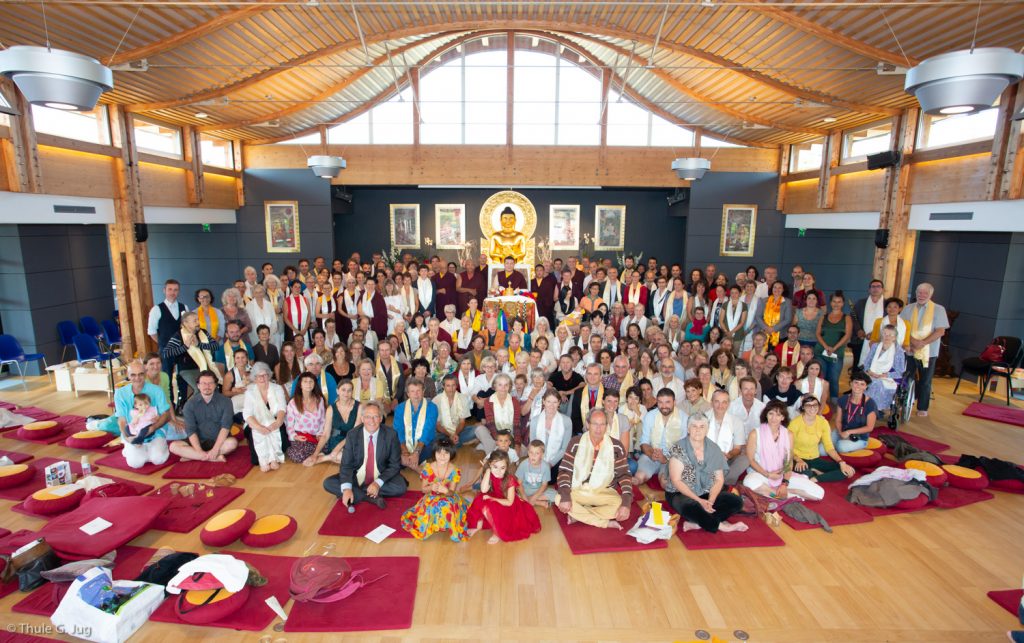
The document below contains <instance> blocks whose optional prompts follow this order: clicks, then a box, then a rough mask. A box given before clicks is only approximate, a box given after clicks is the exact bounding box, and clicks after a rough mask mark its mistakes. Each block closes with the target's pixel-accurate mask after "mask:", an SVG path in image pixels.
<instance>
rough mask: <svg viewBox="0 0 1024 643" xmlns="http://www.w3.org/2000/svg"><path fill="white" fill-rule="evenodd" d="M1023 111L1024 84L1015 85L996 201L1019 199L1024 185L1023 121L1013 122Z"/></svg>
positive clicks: (995, 196)
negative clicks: (1016, 115) (1015, 89)
mask: <svg viewBox="0 0 1024 643" xmlns="http://www.w3.org/2000/svg"><path fill="white" fill-rule="evenodd" d="M1022 109H1024V82H1021V83H1018V84H1017V93H1016V96H1015V97H1014V101H1013V106H1012V109H1011V110H1009V117H1010V119H1011V120H1010V123H1009V127H1008V130H1009V135H1008V136H1007V141H1006V158H1005V159H1004V160H1003V165H1002V168H1001V176H1000V177H999V192H998V194H995V195H994V198H998V199H1019V198H1020V197H1021V187H1022V184H1024V119H1017V120H1013V116H1014V115H1015V114H1020V113H1021V110H1022Z"/></svg>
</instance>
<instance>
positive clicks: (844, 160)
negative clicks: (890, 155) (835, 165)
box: [823, 118, 893, 165]
mask: <svg viewBox="0 0 1024 643" xmlns="http://www.w3.org/2000/svg"><path fill="white" fill-rule="evenodd" d="M883 125H885V126H888V127H889V144H888V145H887V146H886V147H885V149H886V150H889V149H892V135H893V122H892V119H891V118H884V119H881V120H877V121H874V122H873V123H866V124H864V125H858V126H857V127H853V128H850V129H846V130H843V136H842V141H841V143H840V154H839V164H840V165H852V164H854V163H860V162H862V161H866V160H867V158H868V155H867V154H858V155H856V156H851V155H850V147H851V146H852V144H851V143H850V136H851V135H853V134H856V133H857V132H863V131H866V130H870V129H874V128H876V127H881V126H883ZM882 151H884V150H879V152H882ZM879 152H875V154H878V153H879ZM823 162H824V159H823Z"/></svg>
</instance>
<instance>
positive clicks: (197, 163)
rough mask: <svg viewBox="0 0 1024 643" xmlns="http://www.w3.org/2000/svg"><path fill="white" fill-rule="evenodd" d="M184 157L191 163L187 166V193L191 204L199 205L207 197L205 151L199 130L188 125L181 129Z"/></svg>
mask: <svg viewBox="0 0 1024 643" xmlns="http://www.w3.org/2000/svg"><path fill="white" fill-rule="evenodd" d="M181 140H182V157H183V158H184V160H185V162H186V163H188V164H189V166H188V167H187V168H185V193H186V195H187V196H188V204H189V205H199V204H200V203H202V202H203V201H204V200H205V199H206V194H205V192H206V184H205V181H204V179H203V151H202V146H201V145H200V143H199V132H198V131H197V130H196V128H194V127H191V126H189V125H186V126H185V127H183V128H182V130H181Z"/></svg>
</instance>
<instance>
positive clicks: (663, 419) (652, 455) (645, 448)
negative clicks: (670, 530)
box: [633, 388, 686, 485]
mask: <svg viewBox="0 0 1024 643" xmlns="http://www.w3.org/2000/svg"><path fill="white" fill-rule="evenodd" d="M657 399H658V406H657V408H655V409H651V410H650V411H648V412H647V414H646V415H645V416H644V422H643V428H642V429H641V431H642V433H641V436H640V451H641V452H642V455H641V456H640V458H639V459H638V460H637V469H636V475H635V476H633V484H636V485H639V484H643V483H644V482H646V481H648V480H650V479H651V478H653V477H655V476H657V475H658V474H659V473H660V472H661V471H662V470H663V469H664V467H665V465H667V464H668V451H669V449H671V448H672V445H673V444H675V443H676V442H679V440H681V439H683V438H684V437H686V418H685V417H684V416H683V414H682V411H680V410H679V409H678V408H677V407H676V396H675V393H673V392H672V389H670V388H663V389H661V390H660V391H658V398H657Z"/></svg>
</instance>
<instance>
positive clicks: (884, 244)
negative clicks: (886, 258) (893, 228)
mask: <svg viewBox="0 0 1024 643" xmlns="http://www.w3.org/2000/svg"><path fill="white" fill-rule="evenodd" d="M875 247H876V248H881V249H882V250H884V249H886V248H888V247H889V231H888V230H887V229H885V228H879V229H877V230H875Z"/></svg>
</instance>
